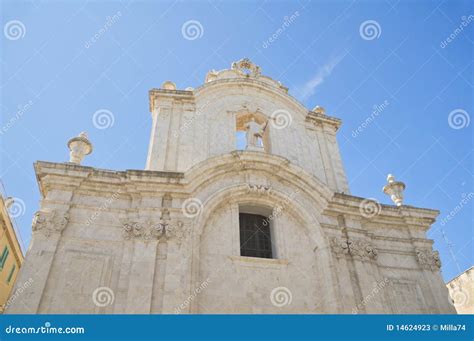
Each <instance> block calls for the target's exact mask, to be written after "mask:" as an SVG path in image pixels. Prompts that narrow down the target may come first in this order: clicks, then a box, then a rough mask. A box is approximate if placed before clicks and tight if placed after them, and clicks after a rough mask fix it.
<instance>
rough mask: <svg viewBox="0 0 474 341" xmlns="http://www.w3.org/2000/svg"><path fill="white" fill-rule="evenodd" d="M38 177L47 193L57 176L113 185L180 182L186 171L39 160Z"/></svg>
mask: <svg viewBox="0 0 474 341" xmlns="http://www.w3.org/2000/svg"><path fill="white" fill-rule="evenodd" d="M34 168H35V173H36V179H37V180H38V184H39V187H40V191H41V194H42V195H43V196H45V195H46V192H47V183H49V182H51V181H53V180H51V179H53V178H56V179H57V180H56V182H58V183H63V181H61V180H59V179H60V178H61V177H64V176H67V177H68V178H69V180H70V184H76V183H78V182H81V181H82V180H84V179H86V178H90V177H94V180H97V181H107V182H109V183H110V184H111V185H113V184H122V183H125V182H127V181H130V180H131V181H137V182H140V181H151V182H156V183H179V182H180V181H181V180H182V179H183V178H184V173H180V172H162V171H149V170H125V171H114V170H106V169H99V168H94V167H89V166H81V165H77V164H73V163H69V162H62V163H58V162H48V161H37V162H35V164H34Z"/></svg>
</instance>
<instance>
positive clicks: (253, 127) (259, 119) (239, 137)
mask: <svg viewBox="0 0 474 341" xmlns="http://www.w3.org/2000/svg"><path fill="white" fill-rule="evenodd" d="M235 127H236V131H235V140H236V146H235V147H236V149H238V150H253V151H262V152H263V151H264V152H269V151H270V138H269V137H270V134H269V130H270V126H269V124H268V120H267V119H266V117H265V116H264V115H262V114H260V113H240V114H238V115H237V117H236V125H235Z"/></svg>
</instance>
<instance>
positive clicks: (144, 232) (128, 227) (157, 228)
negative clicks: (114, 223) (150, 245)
mask: <svg viewBox="0 0 474 341" xmlns="http://www.w3.org/2000/svg"><path fill="white" fill-rule="evenodd" d="M122 227H123V236H124V239H127V240H130V239H137V240H145V241H151V240H161V239H171V238H175V239H176V240H177V241H178V242H181V241H182V239H183V238H185V237H186V236H187V233H188V229H187V228H186V227H185V225H184V223H183V222H181V221H171V220H167V219H160V220H159V221H152V220H147V221H143V222H136V221H126V222H124V223H123V224H122Z"/></svg>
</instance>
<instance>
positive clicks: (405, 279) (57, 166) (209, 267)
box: [7, 59, 455, 314]
mask: <svg viewBox="0 0 474 341" xmlns="http://www.w3.org/2000/svg"><path fill="white" fill-rule="evenodd" d="M149 97H150V111H151V116H152V132H151V138H150V145H149V151H148V159H147V164H146V169H145V170H126V171H114V170H103V169H97V168H94V167H87V166H82V165H81V164H80V163H81V160H82V159H83V158H84V156H85V155H86V154H88V153H90V152H92V144H91V142H90V141H89V140H88V138H87V135H85V134H81V135H80V136H78V137H76V138H73V139H71V140H70V141H69V144H68V146H69V148H70V150H71V160H70V162H66V163H53V162H43V161H38V162H36V163H35V171H36V175H37V179H38V182H39V188H40V190H41V195H42V200H41V205H40V208H39V210H38V212H37V213H36V214H35V217H34V220H33V226H32V229H33V238H32V242H31V245H30V249H29V251H28V253H27V256H26V261H25V263H24V266H23V268H22V269H21V272H20V274H19V279H18V281H17V284H16V286H17V288H21V287H22V285H23V283H25V282H27V281H29V282H30V285H29V286H28V287H27V288H25V289H24V290H23V292H22V294H21V295H19V296H18V297H17V298H16V300H14V301H13V302H12V304H11V305H10V306H9V308H8V310H7V313H32V314H35V313H97V314H99V313H113V314H117V313H130V314H139V313H140V314H148V313H153V314H160V313H170V314H173V313H180V314H188V313H197V314H199V313H224V314H227V313H251V314H252V313H257V314H260V313H309V314H312V313H336V314H337V313H349V314H350V313H354V314H365V313H388V314H390V313H455V310H454V308H453V306H452V305H451V304H450V301H449V295H448V291H447V289H446V286H445V285H444V283H443V280H442V278H441V275H440V272H439V271H440V266H441V264H440V260H439V257H438V254H437V252H436V251H434V250H433V248H432V244H433V241H432V240H429V239H427V238H426V231H427V230H428V229H429V228H430V226H431V224H432V223H433V222H434V221H435V218H436V217H437V215H438V213H439V212H438V211H436V210H431V209H425V208H416V207H412V206H407V205H403V204H402V200H403V189H404V185H403V183H400V182H397V181H395V179H394V178H393V177H389V182H388V184H387V186H386V187H385V189H384V190H385V192H386V193H387V194H389V195H390V196H391V198H392V200H393V201H394V202H395V203H396V205H393V206H392V205H381V204H379V203H378V202H376V201H374V200H371V199H364V198H359V197H355V196H352V195H350V192H349V187H348V181H347V178H346V175H345V172H344V168H343V165H342V160H341V155H340V152H339V148H338V145H337V141H336V133H337V130H338V128H339V127H340V125H341V121H340V120H339V119H337V118H334V117H330V116H328V115H326V113H325V111H324V109H323V108H320V107H317V108H315V109H314V110H308V109H306V108H305V107H304V106H302V105H301V104H300V103H299V102H297V101H296V100H295V99H294V98H293V97H291V96H290V95H289V94H288V89H287V88H285V87H284V86H283V85H282V84H281V83H279V82H277V81H275V80H273V79H271V78H269V77H267V76H264V75H262V74H261V70H260V68H259V67H258V66H256V65H255V64H253V63H252V62H251V61H249V60H248V59H243V60H240V61H238V62H235V63H233V64H232V67H231V68H230V69H227V70H222V71H210V72H209V73H208V74H207V76H206V79H205V83H204V84H203V85H202V86H200V87H199V88H196V89H192V88H187V89H186V90H177V89H176V86H175V84H174V83H172V82H169V81H168V82H165V83H163V85H162V87H161V88H160V89H153V90H151V91H150V93H149ZM243 140H245V141H243ZM239 141H243V142H239ZM239 143H244V144H245V146H244V147H245V148H239Z"/></svg>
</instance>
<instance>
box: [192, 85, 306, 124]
mask: <svg viewBox="0 0 474 341" xmlns="http://www.w3.org/2000/svg"><path fill="white" fill-rule="evenodd" d="M243 89H250V90H252V96H254V97H257V98H258V97H260V98H262V99H263V100H267V99H268V98H275V97H276V98H277V100H278V101H280V102H281V104H282V106H284V107H285V109H289V110H291V111H292V112H294V113H296V114H297V115H298V117H299V119H300V120H301V121H304V120H305V119H306V116H307V114H308V109H307V108H305V107H304V106H303V105H302V104H301V103H299V102H298V101H297V100H296V99H295V98H294V97H292V96H291V95H289V94H288V93H287V92H285V91H282V90H281V89H279V88H277V87H275V86H272V85H270V84H267V83H265V82H262V81H259V80H256V79H252V78H235V79H221V80H215V81H212V82H209V83H205V84H204V85H202V86H201V87H199V88H197V89H196V90H195V92H194V96H195V99H196V101H197V102H200V101H202V102H206V98H207V97H211V98H212V97H213V96H215V95H216V94H217V95H219V96H222V95H223V94H225V96H226V102H227V103H232V101H230V100H229V99H231V98H232V97H233V96H236V97H237V96H241V95H242V91H243ZM269 96H270V97H269ZM238 109H239V108H237V107H236V106H235V105H229V106H228V107H227V108H223V110H230V111H237V110H238ZM281 109H283V108H281ZM270 114H271V113H270Z"/></svg>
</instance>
